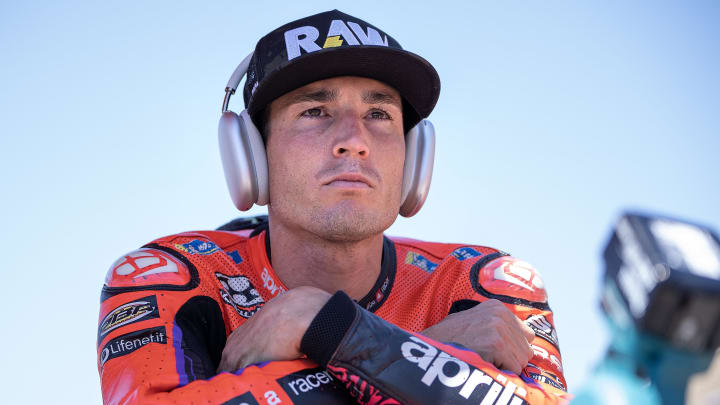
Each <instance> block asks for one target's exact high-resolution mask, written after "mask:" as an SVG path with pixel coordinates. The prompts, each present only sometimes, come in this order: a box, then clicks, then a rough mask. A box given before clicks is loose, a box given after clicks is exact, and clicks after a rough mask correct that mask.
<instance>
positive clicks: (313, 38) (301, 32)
mask: <svg viewBox="0 0 720 405" xmlns="http://www.w3.org/2000/svg"><path fill="white" fill-rule="evenodd" d="M319 37H320V31H318V29H317V28H315V27H313V26H311V25H306V26H304V27H298V28H293V29H291V30H288V31H285V48H286V50H287V55H288V61H290V60H293V59H295V58H297V57H298V56H300V49H302V50H304V51H305V52H307V53H310V52H315V51H319V50H321V49H323V48H334V47H337V46H342V45H343V42H344V43H345V44H347V45H360V44H362V45H378V46H388V39H387V35H385V36H384V37H381V36H380V33H379V32H378V31H377V30H376V29H374V28H372V27H367V32H365V31H364V30H363V29H362V27H360V24H358V23H355V22H352V21H349V22H348V23H347V24H345V22H344V21H342V20H332V22H331V23H330V29H329V30H328V33H327V35H326V37H325V40H324V41H323V42H322V47H321V46H320V44H318V42H317V40H318V38H319Z"/></svg>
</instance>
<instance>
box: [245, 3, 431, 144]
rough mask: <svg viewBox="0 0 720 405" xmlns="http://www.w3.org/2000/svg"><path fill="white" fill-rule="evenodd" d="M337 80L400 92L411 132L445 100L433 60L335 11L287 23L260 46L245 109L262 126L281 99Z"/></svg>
mask: <svg viewBox="0 0 720 405" xmlns="http://www.w3.org/2000/svg"><path fill="white" fill-rule="evenodd" d="M335 76H362V77H368V78H371V79H375V80H379V81H381V82H383V83H385V84H387V85H389V86H391V87H393V88H394V89H395V90H397V91H398V92H399V93H400V95H401V96H402V98H403V124H404V127H405V129H406V130H409V129H410V128H412V127H414V126H415V125H416V124H417V123H418V122H420V120H421V119H423V118H426V117H427V116H428V115H430V112H432V110H433V108H434V107H435V103H437V100H438V97H439V96H440V77H439V76H438V74H437V72H436V71H435V68H433V67H432V65H431V64H430V63H429V62H428V61H426V60H425V59H423V58H422V57H420V56H418V55H416V54H414V53H412V52H408V51H406V50H404V49H403V48H402V47H401V46H400V44H399V43H398V42H397V41H396V40H395V39H394V38H393V37H391V36H390V35H388V34H386V33H385V32H384V31H382V30H381V29H379V28H377V27H375V26H374V25H372V24H369V23H367V22H365V21H363V20H361V19H359V18H357V17H353V16H351V15H348V14H345V13H342V12H340V11H338V10H332V11H327V12H324V13H320V14H315V15H312V16H310V17H305V18H301V19H299V20H296V21H293V22H291V23H288V24H285V25H283V26H282V27H280V28H277V29H276V30H274V31H272V32H271V33H269V34H267V35H265V36H264V37H262V38H261V39H260V40H259V41H258V43H257V45H256V46H255V52H254V53H253V57H252V59H251V60H250V65H249V67H248V72H247V80H246V81H245V88H244V90H243V98H244V100H245V108H247V110H248V114H250V117H251V118H252V119H253V121H255V123H259V122H260V120H259V118H261V117H259V116H258V114H259V113H261V112H262V111H263V110H264V109H265V107H267V105H268V104H270V103H271V102H272V101H273V100H275V99H276V98H278V97H280V96H282V95H283V94H285V93H288V92H290V91H292V90H295V89H297V88H299V87H302V86H304V85H306V84H309V83H312V82H315V81H318V80H323V79H328V78H331V77H335Z"/></svg>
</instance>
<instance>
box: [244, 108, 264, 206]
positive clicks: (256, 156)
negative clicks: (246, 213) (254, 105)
mask: <svg viewBox="0 0 720 405" xmlns="http://www.w3.org/2000/svg"><path fill="white" fill-rule="evenodd" d="M240 122H241V128H240V129H241V133H242V134H243V135H244V137H245V138H246V139H247V141H248V144H249V145H250V159H251V160H252V167H253V168H255V184H256V185H257V199H256V200H255V204H257V205H267V203H268V202H269V201H270V181H269V177H268V163H267V155H266V153H265V143H264V142H263V139H262V135H261V134H260V131H259V130H258V129H257V127H256V126H255V124H254V123H253V122H252V119H251V118H250V115H249V114H248V112H247V110H243V111H242V112H241V113H240ZM242 130H244V131H242Z"/></svg>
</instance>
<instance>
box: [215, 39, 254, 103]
mask: <svg viewBox="0 0 720 405" xmlns="http://www.w3.org/2000/svg"><path fill="white" fill-rule="evenodd" d="M252 56H253V52H250V54H249V55H248V56H246V57H245V59H243V60H242V62H240V64H239V65H237V67H236V68H235V71H234V72H233V74H232V76H230V80H228V82H227V86H225V98H224V99H223V105H222V112H225V111H227V110H228V105H229V104H230V96H232V95H233V94H235V90H237V87H238V86H239V85H240V81H241V80H242V78H243V76H245V73H247V70H248V67H249V66H250V60H251V59H252Z"/></svg>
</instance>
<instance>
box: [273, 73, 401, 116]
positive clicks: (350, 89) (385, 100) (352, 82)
mask: <svg viewBox="0 0 720 405" xmlns="http://www.w3.org/2000/svg"><path fill="white" fill-rule="evenodd" d="M355 92H357V93H359V94H360V96H361V97H362V100H363V101H364V102H365V103H367V104H395V105H397V106H398V107H399V108H401V107H402V101H401V97H400V94H399V93H398V92H397V90H395V89H394V88H392V87H391V86H388V85H387V84H385V83H383V82H380V81H377V80H374V79H369V78H365V77H359V76H341V77H333V78H330V79H324V80H318V81H316V82H312V83H309V84H307V85H305V86H302V87H299V88H297V89H295V90H293V91H291V92H289V93H286V94H284V95H283V96H281V97H279V98H278V99H276V100H275V101H273V104H281V105H290V104H294V103H299V102H304V101H318V102H329V101H333V100H335V99H337V98H338V97H341V96H344V95H346V94H349V93H355Z"/></svg>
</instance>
